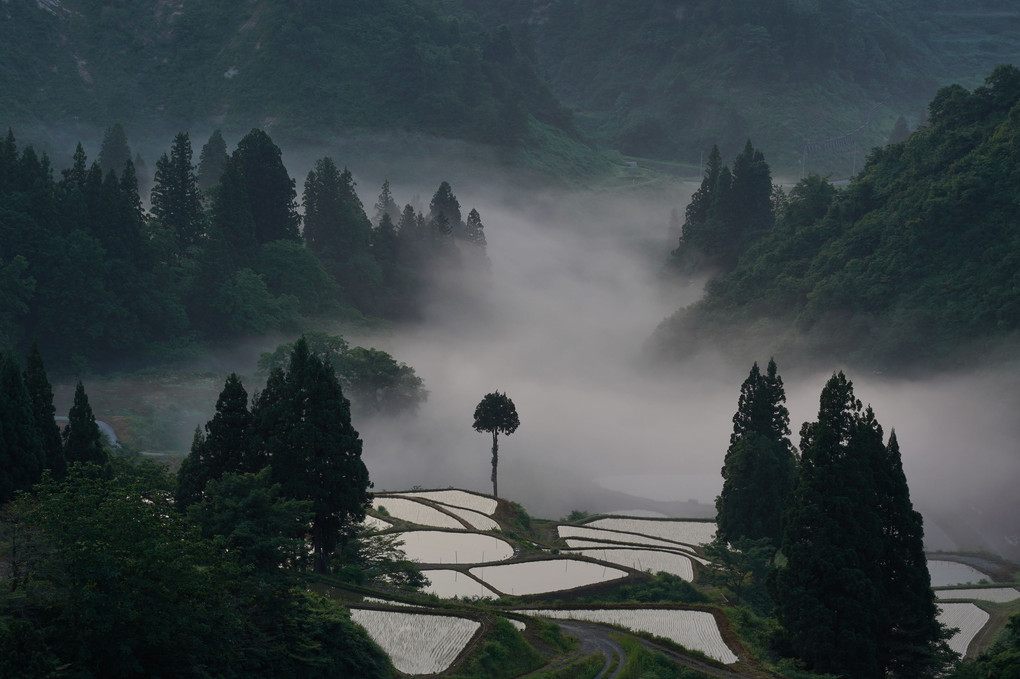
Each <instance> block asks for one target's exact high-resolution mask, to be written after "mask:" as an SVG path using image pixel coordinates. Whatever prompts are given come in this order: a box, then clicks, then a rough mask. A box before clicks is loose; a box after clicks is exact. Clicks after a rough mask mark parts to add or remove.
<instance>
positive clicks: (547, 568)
mask: <svg viewBox="0 0 1020 679" xmlns="http://www.w3.org/2000/svg"><path fill="white" fill-rule="evenodd" d="M471 574H472V575H474V576H475V577H477V578H478V579H479V580H482V581H484V582H486V583H488V584H489V585H490V586H492V587H493V588H494V589H496V590H498V591H500V592H502V593H504V594H510V595H518V594H541V593H544V592H559V591H561V590H566V589H574V588H575V587H584V586H586V585H594V584H596V583H599V582H608V581H609V580H617V579H620V578H625V577H627V573H626V571H621V570H620V569H618V568H612V567H611V566H602V565H600V564H594V563H590V562H587V561H577V560H575V559H550V560H546V561H526V562H523V563H510V564H501V565H498V566H479V567H477V568H472V569H471Z"/></svg>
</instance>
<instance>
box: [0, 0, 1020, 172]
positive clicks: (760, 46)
mask: <svg viewBox="0 0 1020 679" xmlns="http://www.w3.org/2000/svg"><path fill="white" fill-rule="evenodd" d="M504 27H509V30H508V29H507V28H504ZM1018 54H1020V14H1018V12H1017V10H1016V7H1015V5H1014V3H1011V2H1009V0H978V1H977V2H973V3H967V4H966V5H960V4H959V3H951V2H948V0H936V1H935V2H917V1H915V0H894V1H890V2H879V1H877V0H835V1H833V2H825V3H817V2H799V1H798V2H794V1H792V0H791V1H787V2H780V3H763V2H759V1H755V0H731V1H728V2H715V1H709V0H688V1H686V2H664V1H663V0H636V1H634V0H584V1H579V0H556V1H554V2H537V1H536V0H508V1H505V2H488V1H485V0H417V1H416V0H380V1H379V2H371V3H365V2H345V3H339V4H338V3H328V2H321V1H305V2H287V3H272V2H267V1H265V0H255V1H248V0H227V1H225V2H217V3H198V2H191V1H187V0H172V1H170V2H157V1H156V0H142V1H140V2H132V3H126V2H97V1H90V0H46V1H41V2H35V1H33V0H10V1H9V2H5V3H4V4H3V5H2V7H0V123H2V124H3V125H4V126H5V127H6V126H12V127H14V128H15V130H16V131H18V132H19V133H21V136H24V131H25V130H28V129H29V128H31V129H33V130H34V129H37V128H38V127H41V128H43V129H45V130H48V133H49V134H50V135H51V138H56V139H59V144H58V145H64V146H66V145H67V143H72V144H73V142H74V141H75V140H76V138H83V137H91V136H94V134H85V133H84V132H83V131H84V130H94V129H95V128H97V127H98V129H104V128H105V127H106V126H108V125H110V124H111V123H112V122H115V121H120V122H122V123H123V124H124V125H125V127H126V129H127V130H128V134H129V137H131V138H132V139H136V140H137V139H139V137H140V135H141V133H142V131H143V130H148V129H151V128H153V127H159V128H160V129H161V134H160V139H161V140H162V139H163V138H165V137H166V134H167V131H171V130H178V129H192V130H206V129H212V128H214V127H219V128H221V129H223V130H224V131H225V132H227V133H229V132H235V133H239V134H243V133H244V132H246V131H248V130H249V129H251V128H252V127H255V126H259V127H262V128H264V129H267V130H270V131H272V132H273V133H274V134H275V135H277V137H279V138H284V137H287V138H295V139H302V138H304V139H314V138H317V137H322V136H323V135H332V134H339V133H344V132H349V131H350V130H353V129H363V128H371V129H375V130H392V129H401V130H409V131H412V132H416V133H426V134H432V135H439V136H444V137H451V138H456V139H467V140H471V141H480V142H484V143H489V144H496V145H499V146H503V147H520V146H522V145H524V146H530V147H547V148H548V147H550V146H552V145H554V144H556V143H561V144H562V143H563V142H562V139H564V138H568V139H569V138H571V137H572V138H573V139H575V140H576V139H577V134H576V132H575V125H576V127H577V128H580V129H582V130H583V131H584V132H586V133H588V134H590V135H592V136H593V138H594V139H596V140H597V141H598V142H599V143H600V144H602V145H603V146H606V147H609V148H615V149H619V150H621V151H622V152H624V153H625V154H629V155H633V156H639V157H643V158H650V159H659V160H664V161H673V162H676V161H679V162H681V163H685V164H686V167H685V168H683V171H684V172H690V171H691V169H692V168H697V167H698V166H699V164H700V160H701V158H702V155H703V154H705V153H707V151H708V149H709V148H710V147H711V146H712V144H714V143H718V144H719V145H720V148H721V150H722V151H723V154H724V156H730V155H732V154H734V153H736V151H738V150H739V148H740V147H741V146H742V145H743V143H744V141H745V140H746V139H747V138H748V137H750V138H751V139H753V140H754V143H755V144H756V146H758V147H759V148H762V149H763V150H764V151H765V154H766V156H767V157H768V159H769V161H770V162H771V163H772V165H773V167H774V168H776V169H777V170H778V171H779V172H780V173H781V174H784V175H795V174H797V173H798V172H799V170H800V169H801V160H802V152H803V150H804V146H805V142H806V141H813V142H819V141H823V140H826V139H832V138H836V137H840V136H842V135H845V134H847V133H850V132H852V131H854V130H858V129H859V128H861V127H862V126H863V125H865V123H870V125H869V127H868V128H867V129H863V130H860V133H859V135H858V136H856V137H854V138H853V139H851V140H849V141H848V142H847V143H844V144H842V145H838V144H837V145H836V146H837V148H835V149H829V150H825V149H823V148H821V147H813V150H812V152H811V153H809V154H808V157H807V158H806V162H805V166H806V170H807V171H812V170H813V171H816V172H820V173H823V174H825V173H830V172H831V173H834V176H835V177H837V178H845V177H849V176H850V175H851V174H852V172H853V171H854V170H856V169H859V168H860V167H861V164H862V159H863V155H864V153H866V151H867V149H869V148H871V147H872V146H875V145H878V144H882V143H885V141H886V140H887V139H888V137H889V134H890V132H891V131H892V129H893V127H894V124H895V123H896V121H897V119H898V118H900V117H903V118H904V120H905V122H906V123H907V124H908V125H909V126H910V127H911V128H913V127H915V126H916V125H917V124H918V122H919V121H921V120H922V119H923V117H924V112H925V106H926V104H927V102H928V100H929V99H930V98H931V97H932V96H933V95H934V93H935V91H936V90H937V88H938V87H939V86H942V85H945V84H948V83H950V82H960V83H961V84H963V85H964V86H966V87H973V86H976V85H978V84H979V83H980V81H981V78H983V77H984V75H986V74H987V73H988V72H989V71H990V70H991V68H992V67H993V66H994V65H996V64H998V63H1002V62H1011V61H1016V58H1017V55H1018ZM546 83H548V85H547V84H546ZM561 102H562V103H561ZM571 109H572V110H573V113H571ZM575 121H576V123H575ZM76 126H77V127H76ZM557 130H559V131H566V133H567V134H566V136H565V137H564V135H562V134H561V133H560V132H555V131H557ZM550 132H555V135H556V138H557V139H559V140H560V141H556V140H555V139H552V138H550V137H549V133H550ZM281 135H283V136H281ZM67 137H70V140H67V139H66V138H67ZM571 143H572V142H571ZM854 146H856V148H857V149H858V154H857V156H856V157H855V156H854V153H853V147H854ZM61 150H63V149H61ZM560 152H561V153H563V152H564V151H563V150H561V151H560ZM574 162H575V163H591V162H593V158H591V157H590V156H584V155H581V156H579V157H578V158H576V159H574ZM553 171H554V172H556V171H558V170H556V169H554V170H553ZM696 173H697V171H696V170H695V171H694V172H692V173H691V174H696Z"/></svg>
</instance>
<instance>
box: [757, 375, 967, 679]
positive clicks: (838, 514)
mask: <svg viewBox="0 0 1020 679" xmlns="http://www.w3.org/2000/svg"><path fill="white" fill-rule="evenodd" d="M800 449H801V459H800V465H799V468H798V474H797V481H796V484H795V486H794V489H793V492H792V493H791V495H790V500H789V504H788V508H787V511H786V516H785V520H784V528H783V541H782V548H781V549H782V554H783V556H784V557H785V560H784V563H783V564H782V565H781V566H780V567H779V568H778V569H777V571H776V572H775V574H774V575H775V577H774V580H773V581H772V584H773V598H774V601H775V606H776V615H777V617H778V619H779V621H780V623H781V624H782V626H783V628H784V630H785V633H786V642H787V643H788V644H789V648H788V651H791V652H792V653H793V654H794V655H795V656H796V657H798V658H800V659H801V660H803V661H804V662H805V664H806V665H807V667H808V668H809V669H811V670H812V671H816V672H823V673H831V674H836V675H841V676H852V677H858V678H860V679H868V678H869V677H874V678H875V679H878V678H879V677H898V678H902V679H907V678H908V677H916V678H922V677H933V678H934V677H937V676H940V674H942V673H943V672H944V671H945V669H946V667H947V666H948V664H949V662H950V659H951V655H952V654H951V652H950V651H949V649H948V646H947V645H946V643H945V641H946V639H948V636H949V635H948V632H947V631H946V630H945V629H944V628H943V627H942V625H941V623H939V622H938V620H937V618H936V613H937V611H936V607H935V595H934V593H933V592H932V589H931V582H930V578H929V575H928V566H927V561H926V559H925V554H924V546H923V543H922V538H923V532H924V531H923V527H922V519H921V515H920V514H918V513H917V512H916V511H914V509H913V507H912V505H911V502H910V493H909V490H908V488H907V482H906V478H905V477H904V475H903V467H902V463H901V461H900V452H899V446H898V444H897V441H896V435H895V433H893V434H891V435H890V437H889V441H888V444H885V443H884V442H883V435H882V427H881V426H880V425H879V424H878V422H877V421H876V419H875V415H874V413H873V412H872V410H871V408H870V407H868V408H864V407H863V406H862V404H861V402H860V401H859V400H857V399H856V398H855V396H854V393H853V385H852V384H851V383H850V382H849V380H847V379H846V377H845V376H844V375H843V373H838V374H834V375H833V376H832V378H831V379H830V380H829V381H828V383H827V384H826V385H825V388H824V389H823V390H822V395H821V399H820V405H819V411H818V420H817V421H815V422H806V423H804V425H803V426H802V427H801V443H800Z"/></svg>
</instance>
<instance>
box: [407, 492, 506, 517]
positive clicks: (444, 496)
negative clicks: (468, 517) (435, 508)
mask: <svg viewBox="0 0 1020 679" xmlns="http://www.w3.org/2000/svg"><path fill="white" fill-rule="evenodd" d="M400 495H406V496H407V497H420V498H424V499H426V500H432V501H433V502H441V503H443V504H444V505H453V506H454V507H464V508H465V509H471V510H474V511H476V512H480V513H482V514H487V515H489V516H492V515H493V514H494V513H495V512H496V501H495V500H493V499H492V498H491V497H485V496H484V495H476V494H475V493H469V492H467V491H466V490H417V491H411V492H408V493H400Z"/></svg>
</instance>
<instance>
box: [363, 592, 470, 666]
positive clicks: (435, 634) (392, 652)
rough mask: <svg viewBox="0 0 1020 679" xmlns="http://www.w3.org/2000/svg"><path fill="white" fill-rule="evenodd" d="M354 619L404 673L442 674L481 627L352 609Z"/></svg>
mask: <svg viewBox="0 0 1020 679" xmlns="http://www.w3.org/2000/svg"><path fill="white" fill-rule="evenodd" d="M351 619H352V620H354V622H356V623H358V624H359V625H361V626H362V627H364V628H365V630H366V631H367V632H368V635H369V636H370V637H372V640H373V641H375V643H377V644H379V645H380V646H381V647H382V649H383V650H384V651H385V652H386V655H388V656H390V660H392V661H393V666H394V667H396V668H397V669H398V670H399V671H401V672H403V673H404V674H436V673H437V672H442V671H443V670H445V669H446V668H447V667H449V666H450V665H451V664H452V663H453V661H454V660H456V659H457V656H458V655H460V652H461V651H463V650H464V647H465V646H466V645H467V643H468V642H469V641H471V637H472V636H474V634H475V632H476V631H477V630H478V628H479V627H481V623H478V622H476V621H474V620H469V619H468V618H458V617H454V616H450V615H425V614H421V613H398V612H395V611H374V610H370V609H367V608H352V609H351Z"/></svg>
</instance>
